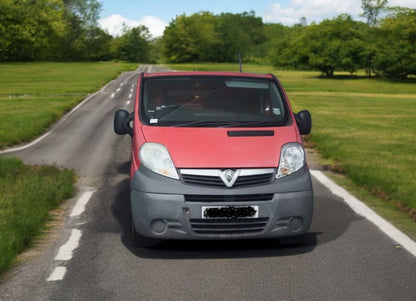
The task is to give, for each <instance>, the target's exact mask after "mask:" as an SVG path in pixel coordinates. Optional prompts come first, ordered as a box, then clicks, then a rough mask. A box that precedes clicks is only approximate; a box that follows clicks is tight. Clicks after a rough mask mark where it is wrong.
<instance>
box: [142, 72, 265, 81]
mask: <svg viewBox="0 0 416 301" xmlns="http://www.w3.org/2000/svg"><path fill="white" fill-rule="evenodd" d="M143 75H144V77H176V76H233V77H251V78H253V77H255V78H265V79H272V78H273V75H271V74H260V73H240V72H224V71H171V72H154V73H144V74H143Z"/></svg>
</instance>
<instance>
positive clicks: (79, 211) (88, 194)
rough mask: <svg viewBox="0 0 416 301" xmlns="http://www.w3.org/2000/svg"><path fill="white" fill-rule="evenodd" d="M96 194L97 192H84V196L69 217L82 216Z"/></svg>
mask: <svg viewBox="0 0 416 301" xmlns="http://www.w3.org/2000/svg"><path fill="white" fill-rule="evenodd" d="M94 192H95V191H86V192H84V194H83V195H82V196H81V197H80V198H79V199H78V201H77V203H76V204H75V206H74V208H73V209H72V212H71V214H70V215H69V216H71V217H73V216H79V215H81V214H82V213H83V212H84V211H85V206H86V205H87V204H88V202H89V200H90V199H91V197H92V195H93V194H94Z"/></svg>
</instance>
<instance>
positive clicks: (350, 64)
mask: <svg viewBox="0 0 416 301" xmlns="http://www.w3.org/2000/svg"><path fill="white" fill-rule="evenodd" d="M363 32H365V24H364V23H361V22H357V21H354V20H352V18H351V16H349V15H346V14H344V15H340V16H338V17H337V18H335V19H332V20H324V21H322V22H321V23H320V24H312V25H310V26H308V27H306V28H305V29H304V30H303V31H302V34H301V35H300V36H299V37H298V38H297V39H295V40H294V41H293V44H292V45H291V47H289V49H288V52H286V56H289V55H292V60H289V62H290V63H291V64H293V65H296V67H298V68H302V67H303V68H305V67H306V68H313V69H318V70H320V71H321V72H322V73H323V74H325V75H326V76H328V77H332V76H333V75H334V72H335V70H345V71H348V72H351V73H353V72H355V71H356V70H357V69H358V68H359V67H360V66H362V65H363V62H362V54H363V53H364V50H365V44H364V35H363Z"/></svg>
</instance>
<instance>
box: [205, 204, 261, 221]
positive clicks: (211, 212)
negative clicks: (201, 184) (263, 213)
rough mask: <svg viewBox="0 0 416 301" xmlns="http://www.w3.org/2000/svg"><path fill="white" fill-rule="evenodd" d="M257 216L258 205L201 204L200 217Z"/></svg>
mask: <svg viewBox="0 0 416 301" xmlns="http://www.w3.org/2000/svg"><path fill="white" fill-rule="evenodd" d="M256 217H259V206H203V207H202V218H220V219H235V218H256Z"/></svg>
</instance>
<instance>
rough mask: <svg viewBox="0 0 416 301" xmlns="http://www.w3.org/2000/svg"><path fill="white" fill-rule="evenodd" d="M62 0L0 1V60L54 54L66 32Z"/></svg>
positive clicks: (22, 59) (30, 58)
mask: <svg viewBox="0 0 416 301" xmlns="http://www.w3.org/2000/svg"><path fill="white" fill-rule="evenodd" d="M64 28H65V24H64V22H62V1H61V0H38V1H32V2H29V3H27V2H26V1H10V0H4V1H1V2H0V32H1V35H0V45H1V46H0V60H11V61H28V60H41V59H47V58H49V57H50V56H54V54H55V50H56V49H57V48H58V42H57V41H58V40H59V38H60V37H61V36H62V35H63V34H64Z"/></svg>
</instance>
